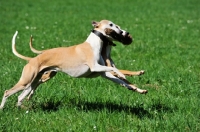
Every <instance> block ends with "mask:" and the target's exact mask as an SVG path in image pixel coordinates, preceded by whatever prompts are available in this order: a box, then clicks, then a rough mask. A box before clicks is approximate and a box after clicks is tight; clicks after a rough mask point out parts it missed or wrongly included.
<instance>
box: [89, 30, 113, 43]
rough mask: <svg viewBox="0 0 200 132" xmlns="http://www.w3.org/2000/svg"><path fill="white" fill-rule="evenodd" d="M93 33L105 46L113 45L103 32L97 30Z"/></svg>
mask: <svg viewBox="0 0 200 132" xmlns="http://www.w3.org/2000/svg"><path fill="white" fill-rule="evenodd" d="M92 32H93V33H94V34H95V35H97V36H98V37H99V38H100V39H101V40H102V41H103V43H105V44H109V43H112V42H111V41H110V40H108V39H107V37H106V36H104V35H103V34H102V33H101V32H99V31H97V30H92Z"/></svg>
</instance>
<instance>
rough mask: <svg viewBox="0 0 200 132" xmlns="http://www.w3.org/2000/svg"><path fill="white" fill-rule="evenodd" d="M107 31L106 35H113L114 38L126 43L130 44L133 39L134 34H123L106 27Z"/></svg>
mask: <svg viewBox="0 0 200 132" xmlns="http://www.w3.org/2000/svg"><path fill="white" fill-rule="evenodd" d="M105 33H106V35H109V36H111V37H112V38H113V39H115V40H117V41H119V42H121V43H122V44H124V45H129V44H131V43H132V41H133V39H132V36H131V35H130V34H129V33H126V34H125V35H122V34H118V33H116V32H115V31H114V30H113V29H109V28H106V29H105Z"/></svg>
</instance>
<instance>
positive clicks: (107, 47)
mask: <svg viewBox="0 0 200 132" xmlns="http://www.w3.org/2000/svg"><path fill="white" fill-rule="evenodd" d="M122 31H123V30H122ZM105 32H106V34H109V35H111V34H112V35H111V36H115V37H120V38H121V39H122V40H123V41H127V42H124V43H125V44H130V43H131V42H132V37H131V36H130V35H129V33H127V35H126V36H119V35H117V34H116V32H115V31H114V30H112V29H105ZM123 32H125V31H123ZM122 37H123V38H122ZM32 39H33V37H32V36H31V37H30V43H29V46H30V49H31V51H32V52H33V53H36V54H42V53H43V52H44V51H45V50H37V49H35V48H34V47H33V45H32ZM112 46H116V44H114V43H113V42H108V43H107V44H104V45H103V47H102V51H101V56H102V58H103V60H104V63H105V65H106V66H109V67H116V66H115V64H114V62H113V60H112V58H111V56H110V53H111V48H112ZM13 50H16V49H13ZM119 71H120V72H121V73H122V74H124V75H126V76H139V75H142V74H144V70H140V71H129V70H120V69H119ZM111 73H112V74H113V75H114V76H116V77H118V76H117V74H116V73H114V72H111ZM55 74H56V72H53V71H47V72H45V73H44V74H43V75H42V77H41V82H46V81H48V80H49V79H50V78H52V77H53V76H54V75H55ZM119 79H121V78H119ZM122 80H123V81H124V82H126V83H127V84H128V85H129V86H131V87H132V88H133V90H135V91H136V92H139V93H141V94H146V93H147V92H148V91H147V90H142V89H140V88H137V87H136V86H134V85H133V84H131V83H130V82H129V81H128V80H127V79H122ZM32 94H33V91H32V92H31V94H30V95H29V96H28V99H30V97H31V96H32Z"/></svg>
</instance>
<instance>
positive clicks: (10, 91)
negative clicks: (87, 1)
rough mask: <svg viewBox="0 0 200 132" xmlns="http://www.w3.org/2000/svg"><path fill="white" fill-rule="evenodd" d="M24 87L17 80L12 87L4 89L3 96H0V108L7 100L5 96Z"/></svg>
mask: <svg viewBox="0 0 200 132" xmlns="http://www.w3.org/2000/svg"><path fill="white" fill-rule="evenodd" d="M24 88H25V86H24V85H23V84H21V82H18V83H17V84H16V85H15V86H14V87H12V88H11V89H9V90H6V91H5V92H4V95H3V98H2V102H1V106H0V109H2V108H3V107H4V104H5V102H6V100H7V98H8V97H9V96H11V95H13V94H15V93H17V92H19V91H21V90H23V89H24Z"/></svg>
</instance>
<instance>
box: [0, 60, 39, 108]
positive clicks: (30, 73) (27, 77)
mask: <svg viewBox="0 0 200 132" xmlns="http://www.w3.org/2000/svg"><path fill="white" fill-rule="evenodd" d="M36 70H37V69H35V68H33V67H32V66H31V65H29V64H27V65H26V66H24V69H23V72H22V75H21V78H20V80H19V82H18V83H17V84H16V85H15V86H14V87H12V88H11V89H9V90H6V91H5V92H4V95H3V98H2V102H1V105H0V109H2V108H3V107H4V105H5V102H6V100H7V98H8V97H9V96H11V95H13V94H15V93H17V92H19V91H21V90H24V89H25V88H27V86H28V85H30V83H31V82H32V80H33V79H34V78H35V74H36V73H37V71H36Z"/></svg>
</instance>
